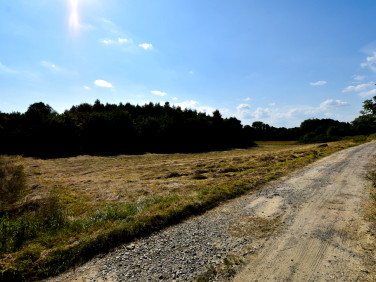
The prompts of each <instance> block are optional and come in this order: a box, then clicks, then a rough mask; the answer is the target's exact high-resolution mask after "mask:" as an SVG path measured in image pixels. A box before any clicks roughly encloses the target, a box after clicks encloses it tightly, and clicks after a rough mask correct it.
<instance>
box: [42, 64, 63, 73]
mask: <svg viewBox="0 0 376 282" xmlns="http://www.w3.org/2000/svg"><path fill="white" fill-rule="evenodd" d="M40 64H41V66H42V67H45V68H47V69H49V70H50V71H54V72H57V71H61V70H62V69H61V68H60V67H58V66H56V65H55V64H54V63H52V62H49V61H41V62H40Z"/></svg>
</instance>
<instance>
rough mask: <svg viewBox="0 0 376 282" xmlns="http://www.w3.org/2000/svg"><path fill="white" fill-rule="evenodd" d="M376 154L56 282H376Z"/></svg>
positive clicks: (319, 171)
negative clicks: (374, 251)
mask: <svg viewBox="0 0 376 282" xmlns="http://www.w3.org/2000/svg"><path fill="white" fill-rule="evenodd" d="M375 153H376V142H371V143H367V144H363V145H360V146H357V147H353V148H350V149H346V150H343V151H341V152H338V153H336V154H333V155H331V156H329V157H326V158H324V159H321V160H319V161H317V162H316V163H314V164H312V165H309V166H307V167H305V168H303V169H301V170H299V171H297V172H295V173H294V174H292V175H290V176H288V177H285V178H283V179H281V180H279V181H277V182H275V183H273V184H271V185H270V186H269V187H266V188H264V189H260V190H259V191H256V192H254V193H252V194H249V195H246V196H243V197H241V198H238V199H236V200H232V201H230V202H228V203H226V204H224V205H221V206H220V207H218V208H216V209H214V210H212V211H210V212H207V213H205V214H204V215H202V216H199V217H195V218H192V219H189V220H187V221H185V222H183V223H181V224H178V225H175V226H172V227H170V228H167V229H165V230H163V231H160V232H158V233H155V234H152V235H151V236H149V237H147V238H141V239H139V240H136V241H134V242H132V243H131V244H125V245H121V246H119V247H117V248H116V249H114V250H112V251H110V252H109V253H107V254H102V255H99V256H97V257H95V258H93V259H92V260H91V261H89V262H87V263H86V264H84V265H82V266H80V267H77V268H76V269H74V270H71V271H69V272H67V273H63V274H61V275H60V276H58V277H54V278H50V279H49V281H160V280H162V281H173V280H176V281H191V280H195V279H197V278H198V277H201V278H205V279H210V280H220V281H222V280H233V279H234V280H235V281H257V280H259V281H268V280H270V281H282V280H283V281H321V280H333V281H337V280H341V281H343V280H345V281H348V280H351V281H352V280H354V281H355V280H360V281H367V280H369V281H373V280H375V277H373V276H372V273H375V272H374V269H372V267H373V266H374V265H375V263H374V262H372V263H370V262H369V260H370V258H369V255H367V254H368V253H369V252H368V253H367V251H365V250H366V249H367V246H370V245H372V244H373V242H374V240H375V236H374V235H375V234H373V233H372V231H371V229H370V228H369V223H367V222H366V221H365V220H364V219H363V216H362V214H363V210H362V207H363V203H365V202H367V200H368V197H369V193H368V191H369V190H368V189H369V187H370V184H369V182H367V180H366V179H365V174H366V172H367V171H368V170H369V169H370V166H371V165H372V163H373V157H374V155H375ZM234 276H235V277H234Z"/></svg>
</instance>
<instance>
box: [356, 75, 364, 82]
mask: <svg viewBox="0 0 376 282" xmlns="http://www.w3.org/2000/svg"><path fill="white" fill-rule="evenodd" d="M353 78H354V80H356V81H362V80H364V79H365V78H366V76H365V75H354V76H353Z"/></svg>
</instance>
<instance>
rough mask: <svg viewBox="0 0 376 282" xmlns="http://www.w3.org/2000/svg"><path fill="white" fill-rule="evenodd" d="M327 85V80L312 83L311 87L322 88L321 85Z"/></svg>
mask: <svg viewBox="0 0 376 282" xmlns="http://www.w3.org/2000/svg"><path fill="white" fill-rule="evenodd" d="M325 84H327V82H326V81H325V80H319V81H317V82H311V83H310V85H312V86H321V85H325Z"/></svg>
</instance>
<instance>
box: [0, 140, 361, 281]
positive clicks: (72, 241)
mask: <svg viewBox="0 0 376 282" xmlns="http://www.w3.org/2000/svg"><path fill="white" fill-rule="evenodd" d="M354 144H355V143H354V142H352V141H351V140H347V141H340V142H333V143H328V145H318V144H310V145H292V144H291V143H288V144H281V143H279V144H278V143H277V144H272V143H270V144H264V145H260V146H259V147H255V148H250V149H242V150H231V151H223V152H208V153H199V154H169V155H164V154H144V155H121V156H110V157H94V156H78V157H73V158H60V159H48V160H41V159H34V158H25V159H22V160H20V159H17V161H18V162H20V161H21V162H23V164H24V166H25V170H24V171H25V175H26V181H27V189H26V192H24V194H25V196H22V197H21V198H20V200H19V201H17V202H15V203H12V204H3V205H2V211H1V212H2V214H3V217H2V219H1V225H0V226H1V228H2V233H1V232H0V233H1V234H2V235H1V236H2V237H1V238H0V239H1V244H2V249H1V250H2V253H1V254H0V269H3V270H5V269H10V270H8V271H7V275H9V272H12V271H13V272H14V274H15V275H18V274H19V273H22V274H23V275H26V277H42V276H46V275H52V274H54V273H57V272H60V271H63V270H64V269H66V268H67V267H69V266H71V265H73V264H75V263H77V262H79V261H81V260H85V259H86V258H89V257H91V256H92V255H93V254H95V253H97V252H99V251H101V250H105V249H108V248H109V247H113V246H116V245H117V244H118V243H120V242H125V241H129V240H132V239H133V238H135V237H136V236H141V235H145V234H148V233H150V232H152V231H154V230H158V229H161V228H163V227H165V226H168V225H171V224H173V223H176V222H179V221H181V220H182V219H184V218H187V217H188V216H190V215H194V214H198V213H202V212H204V211H206V210H208V209H210V208H212V207H214V206H216V205H218V204H219V203H221V202H223V201H225V200H228V199H231V198H234V197H236V196H238V195H241V194H244V193H246V192H247V191H254V190H257V189H259V188H261V187H262V185H263V184H265V183H267V182H269V181H272V180H275V179H277V178H279V177H281V176H283V175H286V174H287V173H289V172H291V171H293V170H295V169H297V168H300V167H302V166H304V165H306V164H309V163H311V162H313V161H315V160H317V159H319V158H320V157H323V156H326V155H329V154H331V153H333V152H335V151H338V150H341V149H343V148H346V147H349V146H353V145H354ZM4 214H6V215H5V216H4ZM12 232H13V233H12ZM21 233H22V236H21V237H22V238H21V239H22V240H20V241H19V242H18V243H17V244H15V243H14V242H9V240H8V239H9V238H10V237H11V236H13V237H14V236H16V237H17V236H20V234H21ZM25 234H28V235H27V236H26V235H25ZM7 240H8V241H7ZM4 246H5V247H4ZM63 262H64V263H63ZM10 267H11V268H10Z"/></svg>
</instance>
